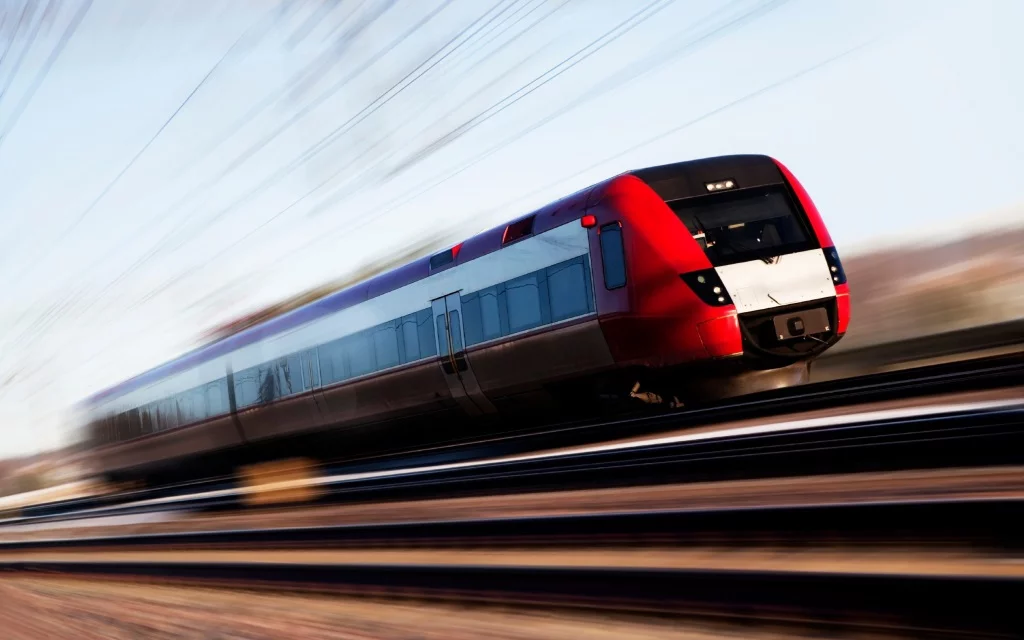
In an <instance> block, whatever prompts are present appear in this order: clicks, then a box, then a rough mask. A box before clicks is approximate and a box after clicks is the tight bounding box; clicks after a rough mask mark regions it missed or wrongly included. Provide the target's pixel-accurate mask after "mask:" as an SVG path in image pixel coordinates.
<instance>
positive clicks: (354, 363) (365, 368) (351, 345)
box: [345, 332, 377, 377]
mask: <svg viewBox="0 0 1024 640" xmlns="http://www.w3.org/2000/svg"><path fill="white" fill-rule="evenodd" d="M345 352H346V353H347V354H348V366H349V371H351V372H352V377H356V376H363V375H366V374H367V373H372V372H373V371H374V370H375V369H376V368H377V366H376V362H375V360H376V358H375V357H374V354H373V341H372V340H371V339H370V335H369V334H368V333H366V332H363V333H358V334H356V335H354V336H352V337H351V338H349V339H348V340H347V341H346V343H345Z"/></svg>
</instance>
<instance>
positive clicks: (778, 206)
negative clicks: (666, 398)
mask: <svg viewBox="0 0 1024 640" xmlns="http://www.w3.org/2000/svg"><path fill="white" fill-rule="evenodd" d="M637 179H639V180H637ZM603 195H604V196H606V202H607V203H608V205H609V208H610V209H611V210H614V211H615V212H616V213H617V214H618V215H619V217H620V219H621V220H622V223H621V226H622V231H621V232H622V234H623V235H624V236H629V241H628V242H627V244H626V245H625V249H626V254H627V255H626V261H627V262H628V263H629V267H630V269H631V271H632V272H633V273H634V274H635V277H634V279H633V282H632V287H631V292H630V296H629V299H628V300H623V301H622V302H623V304H624V305H627V306H628V309H629V314H626V315H624V316H623V317H622V321H621V322H618V323H616V322H615V321H614V320H612V321H610V322H608V323H607V324H608V327H609V331H610V332H611V333H612V334H613V336H612V341H618V343H619V344H622V345H628V346H627V347H626V348H624V349H623V350H622V351H621V352H620V354H619V355H620V358H619V360H620V362H622V361H623V360H632V361H634V362H637V363H638V364H642V365H644V366H645V367H646V368H647V369H648V370H652V371H653V370H657V371H661V372H663V373H664V374H667V373H668V372H672V373H673V374H676V376H675V377H676V382H677V384H673V385H671V386H673V387H675V388H680V386H681V387H682V388H684V389H689V390H690V391H695V392H696V394H697V396H698V397H702V398H710V397H722V396H731V395H738V394H743V393H750V392H756V391H761V390H765V389H769V388H777V387H780V386H788V385H792V384H799V383H801V382H805V381H806V380H807V379H808V378H809V366H810V362H811V361H812V360H813V359H814V358H815V357H817V356H818V355H820V354H821V353H822V352H824V351H825V350H826V349H828V348H829V347H831V346H832V345H834V344H835V343H836V342H837V341H838V340H839V339H840V338H841V337H842V336H843V334H844V333H845V332H846V328H847V325H848V323H849V318H850V308H849V292H848V286H847V283H846V274H845V272H844V271H843V266H842V262H841V261H840V259H839V253H838V251H837V250H836V248H835V246H834V244H833V242H832V239H831V237H830V235H829V233H828V230H827V228H826V227H825V224H824V222H823V221H822V219H821V216H820V215H819V213H818V210H817V208H816V207H815V206H814V203H813V202H812V201H811V199H810V197H809V196H808V194H807V192H806V190H805V189H804V188H803V186H802V185H801V184H800V182H799V181H798V180H797V179H796V177H795V176H794V175H793V174H792V173H791V172H790V171H789V170H788V169H787V168H786V167H785V166H783V165H782V164H781V163H779V162H778V161H776V160H774V159H772V158H770V157H767V156H757V155H742V156H726V157H718V158H708V159H703V160H695V161H689V162H681V163H676V164H672V165H665V166H660V167H652V168H649V169H643V170H639V171H634V172H631V174H630V175H627V176H625V177H624V178H619V179H617V181H613V182H612V183H611V184H610V185H609V187H608V188H607V189H606V190H605V191H604V192H603ZM627 229H628V232H627ZM636 335H643V336H644V338H643V339H642V340H639V341H638V340H637V339H636V338H635V336H636ZM680 378H681V380H680ZM666 391H667V389H666Z"/></svg>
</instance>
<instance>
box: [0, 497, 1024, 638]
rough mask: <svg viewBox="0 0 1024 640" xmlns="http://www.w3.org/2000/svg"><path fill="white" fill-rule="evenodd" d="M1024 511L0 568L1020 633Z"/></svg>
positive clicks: (428, 532)
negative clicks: (886, 553)
mask: <svg viewBox="0 0 1024 640" xmlns="http://www.w3.org/2000/svg"><path fill="white" fill-rule="evenodd" d="M1022 506H1024V499H1013V500H945V501H930V502H914V501H905V502H900V503H879V502H876V503H859V504H818V505H803V506H800V507H781V508H745V509H744V508H740V509H712V510H681V511H673V512H655V513H651V512H646V513H645V512H628V513H618V514H604V515H600V516H571V517H546V518H506V519H500V520H465V521H435V522H417V523H404V524H400V525H395V524H384V525H380V524H377V525H374V524H365V525H357V526H349V527H320V528H306V529H280V530H263V531H251V530H250V531H218V532H208V533H191V534H171V535H153V536H129V537H107V538H94V539H85V540H82V539H79V540H64V541H57V540H51V541H33V542H23V543H7V544H3V545H0V571H3V572H4V573H6V574H7V575H25V574H32V575H36V576H40V575H44V576H49V577H53V578H67V577H75V578H86V579H90V580H114V581H118V582H133V581H141V582H158V583H175V584H188V585H204V586H218V587H232V588H245V589H253V588H261V589H271V590H274V591H315V592H329V593H337V594H344V595H358V596H383V597H388V598H394V597H408V598H415V599H420V600H424V599H425V600H456V601H465V602H494V603H500V604H502V605H503V606H510V605H518V606H530V607H536V606H543V607H547V608H598V609H601V610H605V611H617V612H633V613H644V614H657V615H659V616H673V617H677V618H680V619H683V618H686V619H694V618H705V617H713V618H719V619H727V620H730V621H746V622H748V623H766V622H768V623H775V624H778V623H783V624H786V625H793V626H800V627H814V628H830V629H834V630H835V629H842V630H861V631H867V630H872V631H887V632H896V633H900V634H909V635H920V634H923V635H925V636H927V637H972V638H977V637H1019V636H1017V635H1015V634H1016V633H1017V631H1018V630H1019V628H1020V623H1019V620H1018V618H1019V616H1017V615H1016V613H1015V609H1014V604H1013V603H1014V602H1017V601H1019V598H1020V597H1021V596H1024V567H1021V566H1020V565H1019V563H1016V564H1015V563H1014V562H1013V560H1014V559H1015V558H1016V557H1019V553H1020V550H1021V548H1020V545H1021V539H1022V538H1021V536H1020V527H1021V525H1020V524H1019V522H1021V521H1020V519H1019V517H1018V518H1014V517H1011V516H1014V515H1017V516H1019V515H1020V511H1021V507H1022ZM730 545H738V546H739V548H740V549H741V550H742V551H741V552H740V553H732V554H730V551H729V547H730ZM787 546H788V547H789V548H790V551H789V552H788V553H789V555H787V552H786V551H785V550H784V549H785V548H786V547H787ZM453 548H457V549H458V550H459V551H452V549H453ZM297 549H307V550H308V551H307V552H302V551H296V550H297ZM344 549H348V550H349V552H348V553H347V555H346V554H345V552H344V551H343V550H344ZM886 549H888V550H889V551H890V556H889V557H891V558H892V557H895V558H898V560H897V561H896V562H889V561H887V560H886V556H884V555H880V553H882V552H884V551H885V550H886ZM936 549H938V550H940V552H939V553H936ZM332 550H333V551H332ZM339 550H342V551H339ZM758 550H761V551H762V553H761V554H760V555H758V553H757V552H758ZM822 550H831V554H830V555H829V554H825V555H821V554H820V553H819V555H818V556H816V555H815V553H818V552H821V551H822ZM892 550H896V551H897V552H899V554H900V555H898V556H895V555H893V554H892ZM957 550H960V553H959V555H958V554H957ZM963 550H970V551H969V553H968V554H966V555H965V554H964V553H963ZM133 552H134V553H133ZM339 553H340V554H341V555H340V556H339V555H338V554H339ZM481 553H483V554H484V555H481ZM332 554H334V555H332ZM716 554H717V555H716ZM944 554H945V555H944ZM950 557H952V558H953V559H952V560H950V559H949V558H950ZM808 558H810V559H811V560H812V561H809V560H808ZM815 558H817V560H814V559H815Z"/></svg>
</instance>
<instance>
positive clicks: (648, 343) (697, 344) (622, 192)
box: [587, 176, 743, 367]
mask: <svg viewBox="0 0 1024 640" xmlns="http://www.w3.org/2000/svg"><path fill="white" fill-rule="evenodd" d="M592 198H593V200H592V203H593V206H592V208H588V210H587V213H588V214H593V215H595V216H596V217H597V219H598V227H597V229H595V230H592V231H591V255H592V259H593V264H594V272H595V278H594V287H595V289H596V291H597V309H598V313H599V314H600V317H601V325H602V328H603V330H604V333H605V336H606V337H607V339H608V343H609V346H610V348H611V350H612V355H613V356H614V358H615V360H616V362H617V363H618V364H620V365H625V364H634V365H643V366H650V367H663V366H671V365H675V364H680V363H685V362H689V361H693V360H697V359H701V358H707V357H709V356H726V355H734V354H737V353H741V352H742V351H743V347H742V343H741V340H740V334H739V330H738V327H736V321H735V318H736V312H735V309H734V308H733V307H732V306H731V305H730V306H723V307H711V306H709V305H707V304H705V303H704V302H703V301H701V300H700V299H699V298H698V297H697V295H696V294H695V293H693V291H692V290H690V288H689V287H688V286H687V285H686V284H685V283H684V282H683V281H682V279H681V278H680V274H682V273H688V272H691V271H696V270H700V269H707V268H709V267H710V266H711V264H710V262H708V259H707V256H705V255H704V252H703V251H702V250H701V248H700V246H699V245H698V244H697V242H696V241H695V240H694V239H693V237H692V236H691V235H690V233H689V231H688V230H687V229H686V227H685V225H683V223H682V222H681V221H680V220H679V218H678V217H676V215H675V214H674V213H673V212H672V210H671V209H670V208H669V207H668V206H667V205H666V204H665V202H664V201H663V200H662V199H661V198H660V197H658V195H657V194H656V193H654V191H652V190H651V188H650V187H648V186H647V185H646V184H645V183H644V182H643V181H642V180H640V179H639V178H636V177H633V176H622V177H620V178H617V179H615V180H613V181H612V182H610V183H609V184H608V185H607V186H605V187H603V188H601V189H600V192H599V193H595V194H593V196H592ZM613 222H620V223H621V224H622V234H623V242H624V249H625V254H626V267H627V281H626V282H627V284H626V286H625V287H623V288H621V289H617V290H613V291H608V290H607V289H606V288H605V286H604V281H603V278H602V262H601V248H600V242H599V233H600V227H602V226H604V225H606V224H609V223H613ZM709 321H710V322H711V323H712V324H708V325H706V326H705V327H704V331H703V333H704V334H705V335H704V336H703V337H702V331H701V330H699V329H698V325H700V324H701V323H705V322H709ZM705 339H707V340H708V341H709V344H708V345H705Z"/></svg>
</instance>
